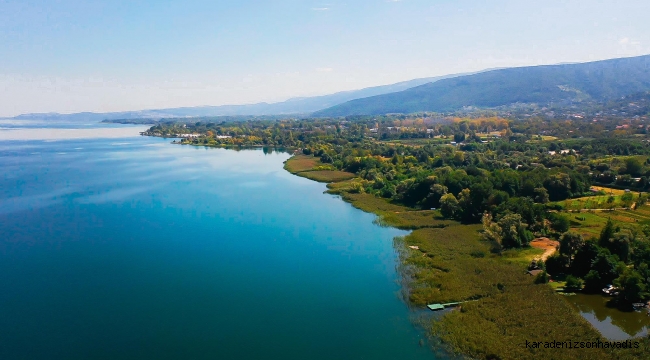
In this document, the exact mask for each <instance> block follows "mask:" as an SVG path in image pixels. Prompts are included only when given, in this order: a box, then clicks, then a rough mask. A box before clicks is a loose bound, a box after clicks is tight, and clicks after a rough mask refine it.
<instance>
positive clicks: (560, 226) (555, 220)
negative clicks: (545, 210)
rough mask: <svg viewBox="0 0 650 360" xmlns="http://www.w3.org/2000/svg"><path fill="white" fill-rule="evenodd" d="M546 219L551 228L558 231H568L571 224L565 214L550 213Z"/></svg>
mask: <svg viewBox="0 0 650 360" xmlns="http://www.w3.org/2000/svg"><path fill="white" fill-rule="evenodd" d="M548 219H549V220H550V221H551V228H552V229H553V230H555V231H557V232H559V233H565V232H567V231H569V228H570V226H571V221H570V220H569V218H568V217H567V216H564V215H561V214H558V213H550V214H549V217H548Z"/></svg>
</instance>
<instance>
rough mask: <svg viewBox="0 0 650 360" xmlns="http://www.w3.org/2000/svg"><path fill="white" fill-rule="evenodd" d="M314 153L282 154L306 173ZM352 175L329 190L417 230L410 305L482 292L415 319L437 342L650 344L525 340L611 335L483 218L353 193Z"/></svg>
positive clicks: (410, 245) (508, 346)
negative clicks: (489, 234)
mask: <svg viewBox="0 0 650 360" xmlns="http://www.w3.org/2000/svg"><path fill="white" fill-rule="evenodd" d="M309 158H310V157H309V156H305V155H294V156H292V157H291V158H289V159H288V160H287V161H285V166H284V169H285V170H287V171H288V172H290V173H292V174H294V175H297V176H303V177H307V176H304V174H305V173H309V172H310V171H309V169H307V168H308V167H309V166H310V165H311V166H315V167H318V166H319V163H320V161H318V160H317V159H315V158H313V157H311V160H312V161H311V162H307V161H306V160H309ZM296 165H298V166H296ZM312 168H313V167H312ZM301 174H302V175H301ZM307 178H309V177H307ZM311 180H314V179H311ZM314 181H318V180H314ZM321 182H322V181H321ZM354 183H355V182H354V178H351V179H346V180H341V181H332V182H329V183H328V185H327V188H328V191H327V192H328V193H330V194H335V195H339V196H340V197H341V199H342V200H343V201H346V202H348V203H350V204H351V205H352V206H354V207H356V208H357V209H360V210H362V211H365V212H369V213H373V214H375V215H377V221H378V223H380V224H381V225H382V226H391V227H395V228H398V229H402V230H411V231H412V232H411V233H410V234H409V235H406V236H404V237H403V240H402V242H403V243H404V246H403V248H404V249H397V250H398V256H399V260H398V261H399V262H400V263H399V267H400V269H401V270H404V271H405V273H404V274H402V275H401V276H406V277H408V279H407V280H408V281H403V286H406V287H408V288H406V289H402V293H403V294H404V300H405V302H406V304H407V306H408V307H409V308H415V309H420V308H425V305H427V303H433V302H439V303H447V302H456V301H467V300H479V301H475V302H471V303H467V304H463V305H462V307H460V308H458V309H457V310H455V311H450V312H446V313H444V314H441V315H440V316H431V317H428V318H429V319H426V320H425V321H423V324H418V326H423V327H424V328H425V330H426V331H427V336H428V337H429V338H430V339H432V340H433V341H432V345H433V344H436V345H437V346H442V350H443V351H449V352H450V353H452V354H456V355H461V356H470V357H472V358H478V359H521V358H529V359H547V358H558V359H564V358H566V359H593V358H602V359H638V358H641V356H642V354H647V352H648V351H650V338H649V337H646V338H642V339H632V340H633V341H639V343H640V346H639V348H637V349H596V348H589V349H584V350H583V349H581V350H578V351H576V350H565V351H566V352H558V350H557V349H552V348H551V349H548V348H547V349H545V348H540V349H530V348H528V347H526V341H549V342H550V341H569V342H571V341H594V340H595V339H598V340H600V341H603V342H604V341H607V339H605V338H604V337H603V336H602V335H601V334H600V333H599V332H598V331H597V330H596V329H595V328H594V327H593V326H591V324H589V323H588V321H587V320H586V319H584V318H583V317H582V316H581V315H580V314H579V313H577V312H576V311H575V310H574V309H573V308H572V307H571V306H570V304H569V303H568V302H567V301H565V300H564V299H562V298H561V297H560V296H559V295H557V294H556V293H555V291H554V290H553V289H552V288H551V287H550V286H548V285H546V284H541V285H536V284H534V283H533V279H532V278H531V277H529V276H528V275H526V274H525V272H524V271H523V270H524V267H523V265H522V264H524V263H525V262H529V261H530V260H529V259H528V257H530V254H529V253H527V252H526V251H525V250H524V251H521V250H513V251H507V252H505V253H504V255H502V256H495V255H494V254H491V253H490V251H489V246H488V244H485V243H484V242H483V241H481V240H480V237H479V232H478V231H479V229H480V228H481V227H480V225H463V224H460V223H458V222H456V221H449V220H444V219H442V218H441V217H439V216H437V214H436V212H434V211H426V210H425V211H417V210H413V209H409V208H406V207H404V206H401V205H396V204H392V203H389V202H387V201H385V200H384V199H381V198H377V197H375V196H374V195H368V194H363V193H355V192H356V189H355V185H354ZM418 322H419V321H418ZM477 329H480V330H477ZM540 334H542V335H541V336H540ZM560 351H562V350H560Z"/></svg>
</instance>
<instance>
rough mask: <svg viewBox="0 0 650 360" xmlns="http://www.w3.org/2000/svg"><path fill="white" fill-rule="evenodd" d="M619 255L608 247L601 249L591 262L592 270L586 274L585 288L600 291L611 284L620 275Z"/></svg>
mask: <svg viewBox="0 0 650 360" xmlns="http://www.w3.org/2000/svg"><path fill="white" fill-rule="evenodd" d="M617 265H618V257H617V256H615V255H612V254H611V253H610V252H609V250H607V249H600V251H598V255H597V256H596V258H595V259H594V260H593V262H592V264H591V269H592V270H591V271H589V273H587V276H585V290H587V291H591V292H598V291H600V289H602V288H603V287H604V286H605V285H608V284H611V283H612V281H614V279H616V278H617V277H618V273H617V271H616V268H617Z"/></svg>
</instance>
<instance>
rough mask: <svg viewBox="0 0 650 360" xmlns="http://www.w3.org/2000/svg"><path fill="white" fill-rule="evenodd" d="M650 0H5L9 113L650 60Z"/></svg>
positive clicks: (3, 78) (2, 93) (187, 101)
mask: <svg viewBox="0 0 650 360" xmlns="http://www.w3.org/2000/svg"><path fill="white" fill-rule="evenodd" d="M649 13H650V1H648V0H618V1H613V0H612V1H606V0H580V1H577V0H575V1H574V0H561V1H557V0H543V1H539V0H526V1H522V0H492V1H478V0H474V1H472V0H453V1H451V0H429V1H425V0H354V1H352V0H347V1H338V0H326V1H322V2H321V1H311V0H304V1H299V0H273V1H264V0H257V1H249V0H218V1H217V0H183V1H171V0H130V1H123V0H110V1H109V0H87V1H80V0H0V116H15V115H18V114H22V113H36V112H60V113H72V112H82V111H93V112H109V111H125V110H142V109H156V108H170V107H181V106H202V105H224V104H248V103H257V102H263V101H264V102H277V101H283V100H286V99H289V98H292V97H299V96H312V95H324V94H330V93H334V92H337V91H343V90H353V89H360V88H364V87H369V86H376V85H384V84H391V83H395V82H399V81H405V80H410V79H415V78H422V77H430V76H439V75H445V74H454V73H463V72H470V71H478V70H482V69H489V68H496V67H511V66H528V65H541V64H555V63H565V62H587V61H593V60H601V59H609V58H617V57H626V56H637V55H645V54H650V29H649V28H648V21H647V14H649Z"/></svg>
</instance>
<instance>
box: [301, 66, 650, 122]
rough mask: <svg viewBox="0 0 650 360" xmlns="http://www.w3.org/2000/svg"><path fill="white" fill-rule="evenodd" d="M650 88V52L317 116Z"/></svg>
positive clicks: (465, 83) (594, 96)
mask: <svg viewBox="0 0 650 360" xmlns="http://www.w3.org/2000/svg"><path fill="white" fill-rule="evenodd" d="M648 90H650V55H646V56H640V57H634V58H623V59H613V60H605V61H597V62H591V63H584V64H565V65H550V66H533V67H522V68H511V69H501V70H493V71H488V72H484V73H479V74H475V75H468V76H462V77H456V78H452V79H445V80H440V81H437V82H435V83H430V84H425V85H422V86H418V87H414V88H412V89H408V90H404V91H401V92H397V93H392V94H385V95H379V96H373V97H368V98H364V99H357V100H352V101H349V102H346V103H344V104H340V105H337V106H334V107H331V108H329V109H325V110H322V111H318V112H316V113H314V114H313V115H314V116H321V117H331V116H347V115H378V114H387V113H412V112H418V111H438V112H444V111H453V110H458V109H461V108H463V107H465V106H474V107H480V108H489V107H496V106H502V105H509V104H513V103H536V104H549V103H554V104H557V103H570V102H572V101H583V100H596V101H605V100H612V99H616V98H618V97H621V96H624V95H628V94H633V93H639V92H643V91H648Z"/></svg>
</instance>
